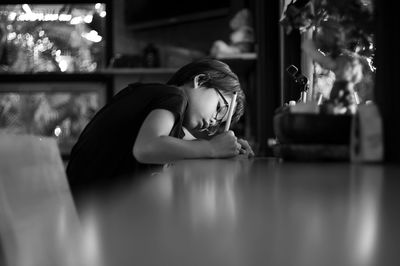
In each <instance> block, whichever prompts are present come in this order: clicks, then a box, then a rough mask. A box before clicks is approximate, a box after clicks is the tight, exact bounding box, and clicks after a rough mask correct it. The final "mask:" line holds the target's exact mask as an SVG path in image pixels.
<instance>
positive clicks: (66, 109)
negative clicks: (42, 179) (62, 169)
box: [0, 90, 105, 154]
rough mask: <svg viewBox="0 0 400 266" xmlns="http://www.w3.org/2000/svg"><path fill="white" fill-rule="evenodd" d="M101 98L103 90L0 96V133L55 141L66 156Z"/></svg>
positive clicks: (7, 94)
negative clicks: (41, 137)
mask: <svg viewBox="0 0 400 266" xmlns="http://www.w3.org/2000/svg"><path fill="white" fill-rule="evenodd" d="M104 97H105V93H104V91H103V92H102V90H97V91H96V90H89V91H88V90H86V91H76V92H65V91H57V90H54V91H50V90H47V91H38V90H34V91H29V92H28V91H25V92H21V91H20V92H2V93H0V132H6V133H13V134H34V135H40V136H50V137H55V138H57V141H58V143H59V146H60V150H61V152H62V154H68V153H69V152H70V149H71V148H72V145H73V144H74V143H75V142H76V140H77V138H78V137H79V135H80V133H81V132H82V130H83V128H84V127H85V126H86V125H87V123H88V122H89V120H90V119H91V118H92V117H93V116H94V114H95V113H96V112H97V111H98V110H99V109H100V108H101V107H102V106H103V105H104V103H105V98H104Z"/></svg>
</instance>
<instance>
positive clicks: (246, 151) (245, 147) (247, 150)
mask: <svg viewBox="0 0 400 266" xmlns="http://www.w3.org/2000/svg"><path fill="white" fill-rule="evenodd" d="M237 141H238V143H239V144H240V145H241V146H242V148H241V149H240V152H239V153H240V154H243V155H244V156H246V157H247V158H249V157H254V152H253V149H252V148H251V147H250V145H249V143H248V142H247V140H244V139H238V140H237Z"/></svg>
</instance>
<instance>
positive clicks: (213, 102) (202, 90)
mask: <svg viewBox="0 0 400 266" xmlns="http://www.w3.org/2000/svg"><path fill="white" fill-rule="evenodd" d="M220 92H221V93H222V94H223V97H224V98H225V100H226V101H227V102H228V104H230V102H231V99H232V95H227V94H225V93H223V92H222V91H220ZM187 95H188V98H189V104H188V108H187V111H186V114H185V118H184V122H183V123H184V126H185V127H186V128H187V129H188V130H190V131H191V132H192V133H194V134H196V133H201V132H204V131H206V129H207V128H208V127H209V126H213V125H215V124H216V123H217V121H216V120H215V116H216V114H217V110H218V109H219V108H220V107H222V106H224V105H225V102H224V100H223V98H222V96H221V95H220V94H219V93H218V92H217V90H216V89H213V88H206V87H202V86H199V87H195V88H190V89H188V90H187ZM228 108H229V106H228ZM226 119H227V114H226V115H225V117H224V118H223V120H222V121H225V120H226Z"/></svg>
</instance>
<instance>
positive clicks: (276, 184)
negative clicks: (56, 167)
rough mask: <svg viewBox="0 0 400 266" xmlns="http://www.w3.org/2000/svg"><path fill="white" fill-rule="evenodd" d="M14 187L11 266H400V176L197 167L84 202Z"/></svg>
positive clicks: (5, 201) (1, 248)
mask: <svg viewBox="0 0 400 266" xmlns="http://www.w3.org/2000/svg"><path fill="white" fill-rule="evenodd" d="M7 180H8V179H7V176H3V175H1V178H0V188H1V189H0V235H1V242H0V264H1V265H10V266H11V265H12V266H14V265H16V266H19V265H21V266H30V265H38V266H39V265H40V266H42V265H56V266H64V265H74V266H76V265H88V266H89V265H96V266H102V265H106V266H109V265H112V266H120V265H121V266H124V265H140V266H145V265H174V266H179V265H189V266H197V265H202V266H211V265H215V266H223V265H229V266H235V265H240V266H251V265H255V266H259V265H272V266H291V265H296V266H303V265H304V266H314V265H315V266H316V265H318V266H330V265H332V266H338V265H340V266H347V265H355V266H373V265H374V266H375V265H378V266H391V265H399V263H400V254H399V246H400V235H399V233H400V229H399V228H400V219H399V213H400V212H399V207H400V167H399V166H398V165H361V164H360V165H357V164H349V163H289V162H279V161H278V160H276V159H268V158H256V159H252V160H247V159H229V160H188V161H181V162H177V163H175V164H172V165H169V166H168V167H166V168H164V170H163V171H161V172H157V173H153V174H152V175H147V176H142V177H136V178H126V179H125V180H124V181H123V182H116V184H114V185H108V186H107V187H103V188H102V189H95V190H87V191H84V192H81V193H80V194H79V197H76V198H75V201H73V198H72V197H71V193H70V191H69V190H65V189H64V185H63V184H65V182H66V180H64V179H63V178H60V179H55V178H54V179H51V178H46V179H45V178H44V179H43V182H44V183H45V184H44V188H43V186H40V185H39V184H38V182H37V181H36V182H31V181H29V179H26V178H21V179H18V178H15V180H13V181H12V182H10V181H9V180H8V181H7ZM60 184H61V185H60ZM2 255H3V256H2ZM2 260H3V261H2Z"/></svg>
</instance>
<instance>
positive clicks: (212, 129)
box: [206, 88, 229, 136]
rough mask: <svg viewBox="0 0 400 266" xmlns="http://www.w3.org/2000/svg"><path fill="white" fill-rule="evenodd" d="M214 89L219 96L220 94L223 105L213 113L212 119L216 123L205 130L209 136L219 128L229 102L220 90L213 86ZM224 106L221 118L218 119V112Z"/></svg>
mask: <svg viewBox="0 0 400 266" xmlns="http://www.w3.org/2000/svg"><path fill="white" fill-rule="evenodd" d="M214 90H215V91H216V92H217V93H218V94H219V96H221V98H222V100H223V101H224V105H222V106H220V107H219V108H218V109H217V112H216V113H215V117H214V119H215V121H216V124H215V125H214V126H212V127H210V128H208V129H207V130H206V131H207V132H208V135H209V136H211V135H214V134H215V133H216V132H217V131H218V129H219V127H220V125H221V123H222V120H223V119H224V117H225V116H226V114H227V112H228V111H229V103H228V101H227V100H226V98H225V97H224V95H223V94H222V92H221V91H220V90H219V89H217V88H214ZM224 107H225V108H226V111H225V113H224V114H223V116H222V118H220V119H218V114H220V113H221V110H223V108H224ZM210 129H211V130H210Z"/></svg>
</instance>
